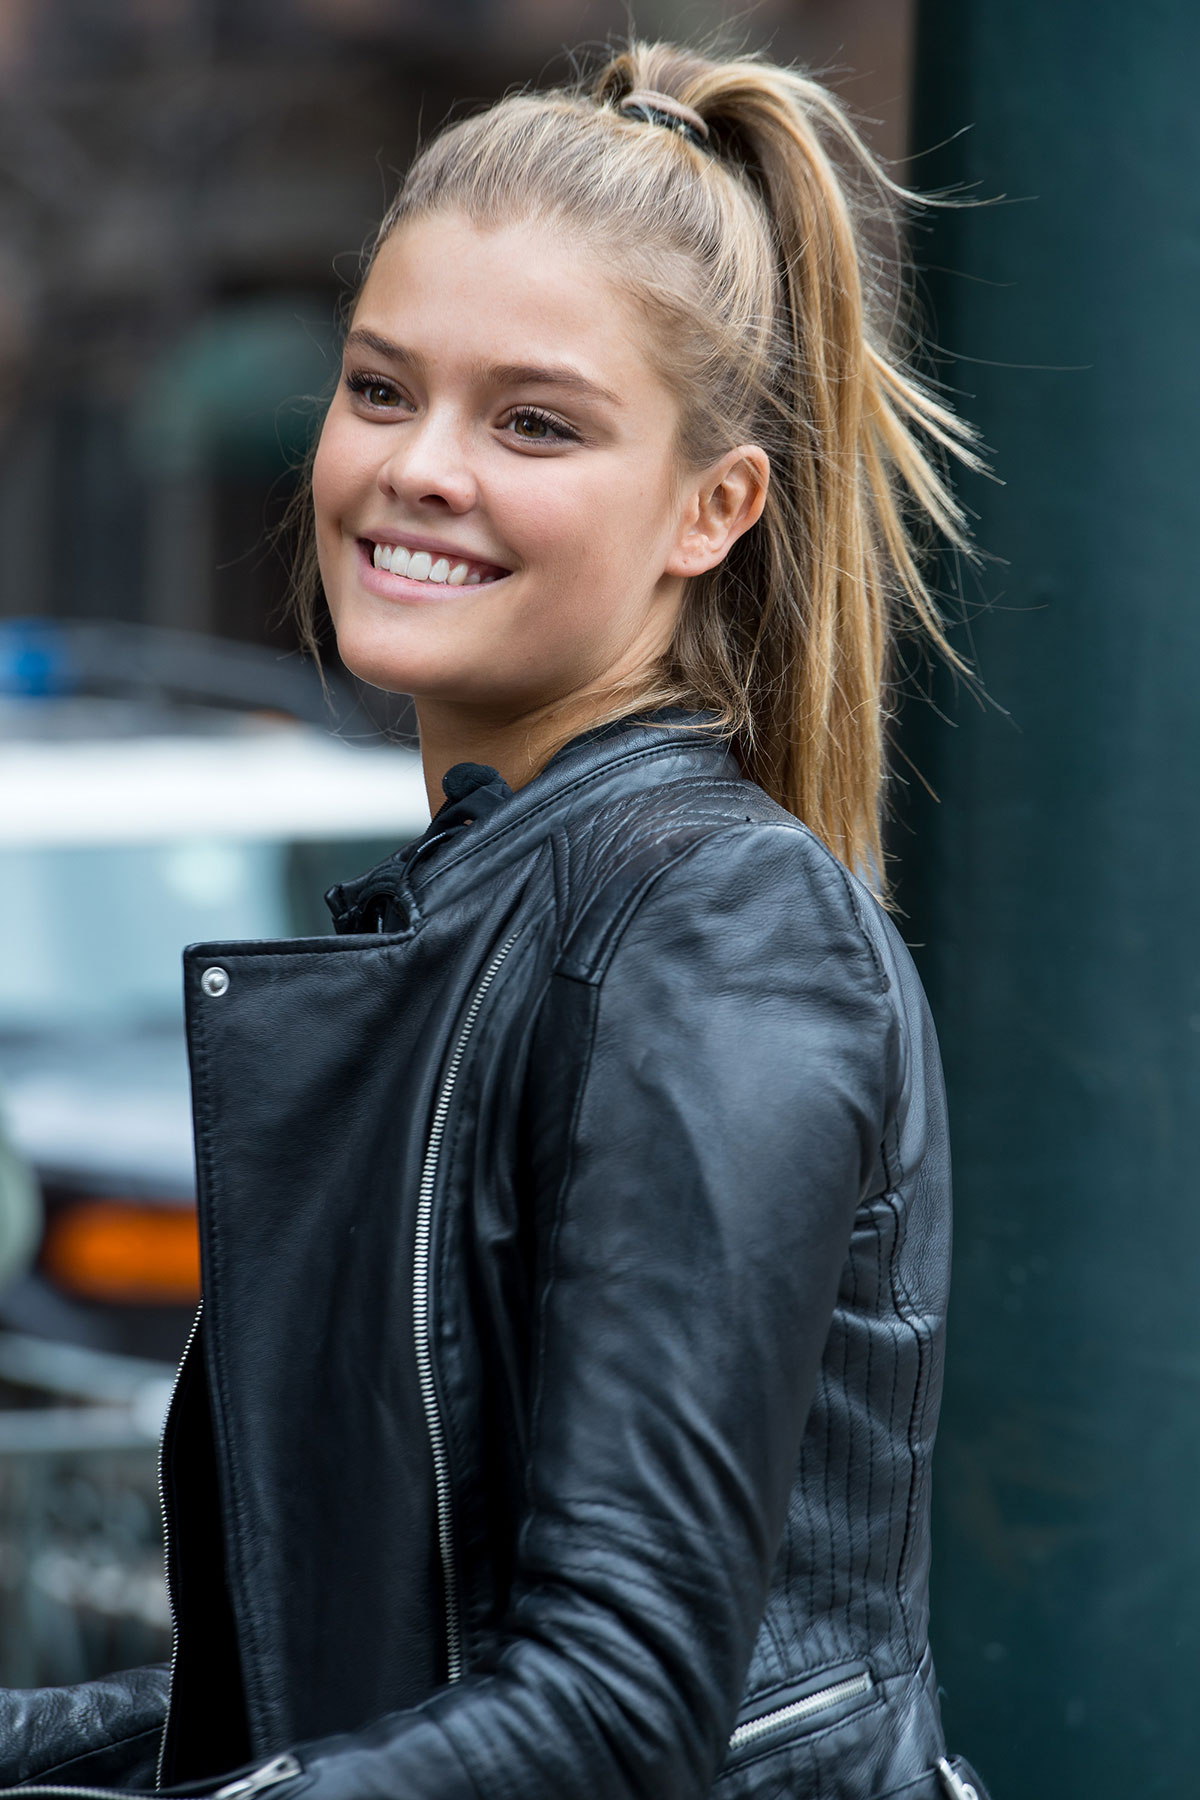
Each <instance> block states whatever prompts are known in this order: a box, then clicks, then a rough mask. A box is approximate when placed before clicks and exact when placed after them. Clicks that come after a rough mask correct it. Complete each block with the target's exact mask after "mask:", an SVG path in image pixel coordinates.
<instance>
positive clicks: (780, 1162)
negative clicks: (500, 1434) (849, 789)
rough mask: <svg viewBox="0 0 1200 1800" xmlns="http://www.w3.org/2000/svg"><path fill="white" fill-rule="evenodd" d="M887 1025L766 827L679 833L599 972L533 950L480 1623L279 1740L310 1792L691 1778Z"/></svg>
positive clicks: (598, 1795) (518, 1789)
mask: <svg viewBox="0 0 1200 1800" xmlns="http://www.w3.org/2000/svg"><path fill="white" fill-rule="evenodd" d="M895 1055H896V1043H895V1026H894V1014H893V1010H892V1007H891V1005H890V1002H889V1001H888V999H887V996H886V983H885V981H884V979H883V977H882V976H881V974H880V972H879V970H878V968H877V966H876V964H875V961H874V959H873V957H872V955H871V953H870V951H869V948H868V946H867V943H866V939H865V937H864V935H863V932H862V929H861V927H860V926H859V923H858V919H857V915H856V912H855V909H854V906H853V904H852V902H851V899H850V895H849V890H848V886H847V883H846V880H845V877H844V876H843V874H842V873H841V871H840V870H839V869H838V868H837V866H836V865H835V864H833V863H832V861H831V859H829V858H828V857H827V856H825V854H824V853H823V852H820V851H819V850H818V849H817V848H816V847H815V846H814V845H813V843H812V841H811V840H810V839H808V838H807V837H806V836H804V835H803V834H801V833H798V832H795V831H793V830H790V829H787V828H777V827H767V828H764V827H758V828H754V829H749V830H741V829H739V830H738V831H736V832H731V833H727V834H722V836H721V838H720V839H719V840H715V841H714V840H710V841H709V842H707V843H705V844H704V845H702V846H700V847H699V848H698V849H696V850H694V851H693V852H692V853H690V854H689V855H688V856H687V857H685V858H684V859H683V860H682V861H680V862H679V863H677V864H676V865H674V866H673V867H672V868H671V869H669V870H668V871H666V872H665V873H664V874H663V875H662V876H661V877H660V878H659V879H658V880H657V881H656V882H655V884H654V885H653V886H652V887H651V889H650V890H649V892H648V893H647V894H646V895H644V896H643V898H642V900H641V902H640V904H639V906H638V908H637V910H636V911H635V913H634V915H633V917H632V919H631V920H630V921H629V922H628V923H627V924H626V925H625V927H624V929H623V931H622V933H621V936H620V940H619V942H618V943H617V944H616V945H615V947H612V948H611V951H610V953H609V956H608V961H607V964H606V966H604V967H603V969H602V970H599V971H597V972H596V975H595V978H591V979H588V978H577V977H573V976H570V975H566V974H560V975H558V976H556V977H555V979H554V982H553V983H552V986H551V992H550V994H549V996H548V999H547V1001H546V1011H545V1013H544V1015H543V1019H542V1024H541V1027H540V1029H539V1037H538V1048H537V1049H536V1050H535V1053H534V1062H533V1067H532V1069H531V1082H530V1091H531V1095H532V1096H533V1099H532V1101H531V1105H532V1109H533V1115H534V1125H533V1138H534V1142H535V1146H536V1148H535V1181H534V1195H533V1203H534V1205H535V1208H536V1213H537V1220H538V1232H539V1241H540V1245H541V1254H540V1259H539V1261H540V1267H539V1278H538V1289H539V1304H540V1316H539V1319H538V1332H537V1351H536V1382H535V1393H534V1399H533V1406H532V1416H531V1420H530V1437H529V1443H530V1450H529V1464H528V1470H527V1493H528V1505H527V1512H526V1516H525V1519H524V1521H523V1524H522V1529H521V1534H520V1541H519V1547H518V1567H517V1577H516V1581H515V1584H514V1590H513V1594H512V1598H511V1603H510V1608H509V1614H508V1618H507V1621H506V1629H505V1634H504V1637H503V1639H502V1642H501V1644H500V1647H499V1650H498V1652H497V1653H496V1655H495V1657H494V1658H493V1660H492V1662H491V1663H490V1665H489V1666H488V1667H486V1668H476V1669H475V1670H474V1671H473V1673H472V1674H471V1675H470V1676H468V1677H467V1678H466V1679H465V1680H463V1681H461V1682H458V1683H456V1684H454V1685H453V1686H452V1687H447V1688H445V1689H443V1690H442V1691H441V1692H440V1693H439V1694H437V1695H436V1696H434V1698H433V1699H432V1700H431V1701H430V1702H428V1703H427V1704H426V1705H424V1706H422V1707H419V1708H416V1709H413V1710H412V1711H410V1712H405V1713H400V1714H396V1715H393V1716H392V1717H390V1718H388V1719H386V1720H383V1721H381V1722H379V1723H378V1724H377V1725H376V1726H373V1727H372V1728H370V1729H369V1730H367V1731H365V1732H362V1733H358V1734H355V1735H354V1736H353V1737H350V1738H344V1739H340V1740H335V1741H332V1742H326V1743H323V1744H320V1745H314V1746H311V1747H310V1749H309V1751H308V1752H307V1753H305V1752H302V1753H301V1760H302V1761H303V1762H304V1764H305V1766H306V1767H307V1768H308V1769H309V1770H310V1777H309V1779H310V1782H311V1784H312V1787H313V1792H314V1794H315V1796H317V1797H318V1800H373V1797H374V1796H379V1797H380V1800H382V1797H383V1796H384V1795H387V1796H389V1800H417V1797H420V1800H635V1797H636V1800H691V1797H694V1796H697V1795H701V1794H706V1793H707V1792H708V1791H709V1788H710V1786H711V1783H712V1781H713V1779H714V1777H715V1774H716V1771H717V1769H718V1768H719V1766H720V1762H721V1760H722V1756H723V1751H724V1746H725V1743H726V1741H727V1737H728V1732H729V1728H730V1725H731V1723H732V1719H733V1716H734V1713H735V1711H736V1707H737V1704H738V1700H739V1698H740V1690H741V1684H742V1681H743V1679H744V1674H745V1669H746V1666H747V1663H748V1661H749V1657H750V1653H751V1649H752V1646H753V1641H754V1636H755V1633H756V1630H757V1627H758V1623H759V1620H760V1618H761V1614H762V1609H763V1606H764V1603H765V1598H766V1592H767V1586H768V1581H769V1577H770V1572H771V1567H772V1563H773V1560H774V1556H775V1552H776V1549H777V1546H778V1542H779V1537H780V1534H781V1531H782V1526H783V1519H784V1514H785V1508H786V1503H787V1497H788V1493H789V1489H790V1486H791V1481H792V1477H793V1472H794V1468H795V1462H796V1456H797V1452H798V1447H799V1443H800V1439H801V1436H802V1433H803V1429H804V1423H805V1418H806V1415H807V1412H808V1408H809V1404H810V1401H811V1395H812V1392H813V1388H814V1385H815V1381H816V1377H817V1372H818V1368H819V1364H820V1358H821V1354H822V1350H823V1347H824V1343H825V1339H826V1336H827V1333H828V1327H829V1320H830V1316H831V1312H832V1307H833V1304H834V1299H835V1294H836V1289H837V1283H838V1278H839V1275H840V1272H841V1270H842V1267H843V1265H844V1262H845V1257H846V1254H847V1249H848V1244H849V1237H850V1231H851V1225H852V1220H853V1216H854V1212H855V1209H856V1207H857V1205H858V1203H859V1200H860V1199H861V1198H862V1196H863V1193H864V1191H865V1185H866V1184H867V1183H868V1181H869V1179H870V1176H871V1172H872V1170H873V1169H874V1167H875V1164H876V1159H877V1155H878V1147H879V1144H880V1140H881V1138H882V1136H883V1131H884V1109H885V1100H886V1094H887V1092H888V1091H889V1088H890V1085H891V1081H892V1080H893V1079H894V1074H893V1068H894V1057H895ZM547 1094H549V1095H551V1096H552V1098H551V1099H550V1101H549V1102H548V1103H547V1102H546V1101H545V1100H544V1099H543V1100H542V1102H541V1106H540V1110H539V1098H540V1097H542V1096H545V1095H547Z"/></svg>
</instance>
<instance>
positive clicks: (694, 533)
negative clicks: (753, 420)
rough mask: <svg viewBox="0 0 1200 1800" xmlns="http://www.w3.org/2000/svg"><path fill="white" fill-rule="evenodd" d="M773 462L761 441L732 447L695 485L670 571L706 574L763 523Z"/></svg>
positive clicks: (668, 567) (674, 572)
mask: <svg viewBox="0 0 1200 1800" xmlns="http://www.w3.org/2000/svg"><path fill="white" fill-rule="evenodd" d="M770 479H771V463H770V459H769V457H768V456H767V453H766V451H765V450H763V449H761V448H760V447H759V445H757V444H741V445H739V446H738V447H737V449H735V450H729V451H726V453H725V455H724V456H723V457H722V458H721V459H720V461H719V462H717V463H714V464H713V465H712V467H711V468H708V469H705V470H704V472H703V474H702V475H701V476H700V477H699V479H698V481H697V482H696V485H695V486H694V488H693V489H692V490H691V492H690V494H689V496H688V500H689V504H688V508H687V515H686V518H685V521H684V524H683V529H682V530H681V532H680V536H679V542H678V544H677V545H676V549H675V554H674V555H673V556H672V558H671V561H670V562H669V563H668V565H667V569H666V573H667V574H668V575H682V576H688V575H703V574H705V573H706V572H707V570H709V569H715V568H716V567H717V565H718V564H719V563H721V562H724V560H725V558H726V556H728V554H729V552H730V550H731V549H732V548H733V546H734V544H735V543H736V542H737V540H738V539H739V538H740V537H742V536H743V535H744V534H745V533H746V532H747V531H749V529H750V527H751V526H752V525H755V524H757V522H758V520H759V519H760V518H761V517H762V510H763V507H764V506H765V505H766V500H767V487H768V484H769V482H770Z"/></svg>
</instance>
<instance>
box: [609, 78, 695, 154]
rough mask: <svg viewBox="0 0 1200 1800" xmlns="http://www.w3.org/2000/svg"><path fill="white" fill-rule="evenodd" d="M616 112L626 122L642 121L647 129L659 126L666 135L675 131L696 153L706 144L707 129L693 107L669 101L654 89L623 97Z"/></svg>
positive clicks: (644, 89) (640, 90) (638, 91)
mask: <svg viewBox="0 0 1200 1800" xmlns="http://www.w3.org/2000/svg"><path fill="white" fill-rule="evenodd" d="M617 111H618V112H619V113H621V114H623V115H624V117H625V118H627V119H645V121H646V123H647V124H648V125H662V126H664V127H665V128H666V130H667V131H676V132H678V133H679V136H680V137H685V138H686V139H687V140H688V143H689V144H695V145H696V147H697V149H699V150H703V149H704V147H705V146H706V144H707V143H708V126H707V125H706V124H705V123H704V120H703V119H702V118H701V117H700V114H699V113H698V112H696V111H695V109H694V108H693V107H690V106H685V105H684V104H683V101H682V100H673V99H672V98H671V96H670V94H660V93H658V92H657V91H656V90H655V89H654V88H638V89H637V90H636V92H634V93H632V94H626V96H625V98H624V99H623V100H621V101H619V102H618V105H617Z"/></svg>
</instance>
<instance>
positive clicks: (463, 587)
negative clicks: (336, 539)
mask: <svg viewBox="0 0 1200 1800" xmlns="http://www.w3.org/2000/svg"><path fill="white" fill-rule="evenodd" d="M358 562H359V580H360V581H361V582H362V584H363V586H364V587H365V588H366V589H367V591H368V593H371V594H377V595H378V596H379V598H380V599H381V600H416V601H426V602H428V601H437V600H458V599H461V597H462V596H463V595H464V594H481V593H482V592H483V591H484V589H485V588H494V587H497V586H499V584H500V582H502V581H504V580H505V579H506V577H505V576H503V575H497V576H495V577H493V579H492V580H491V581H477V582H475V584H474V585H473V586H472V587H468V586H467V584H466V582H465V581H464V582H460V583H459V584H458V585H457V586H456V587H451V586H450V583H449V582H448V581H409V580H408V579H407V577H406V576H404V575H393V574H392V572H391V570H390V569H377V568H376V567H375V563H374V560H373V551H372V550H368V549H367V548H366V546H365V545H364V544H363V543H361V542H360V543H359V545H358Z"/></svg>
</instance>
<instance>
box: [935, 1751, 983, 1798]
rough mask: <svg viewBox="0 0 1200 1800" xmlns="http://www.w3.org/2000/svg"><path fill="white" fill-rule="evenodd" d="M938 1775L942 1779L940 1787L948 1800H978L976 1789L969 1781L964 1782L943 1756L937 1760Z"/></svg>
mask: <svg viewBox="0 0 1200 1800" xmlns="http://www.w3.org/2000/svg"><path fill="white" fill-rule="evenodd" d="M938 1774H939V1775H940V1776H941V1778H942V1786H943V1787H944V1788H945V1790H946V1792H947V1793H948V1794H949V1796H950V1800H979V1792H978V1789H976V1788H974V1787H972V1785H971V1783H970V1782H969V1781H964V1780H963V1778H962V1776H961V1775H959V1774H958V1773H957V1772H956V1771H955V1770H954V1769H952V1768H951V1767H950V1764H949V1763H948V1762H947V1761H946V1758H945V1757H944V1756H939V1758H938Z"/></svg>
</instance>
